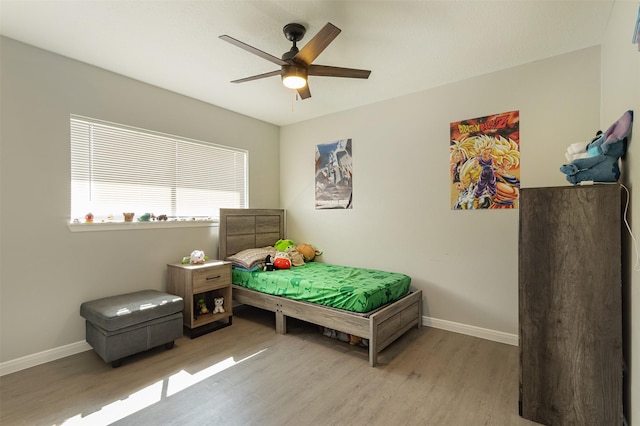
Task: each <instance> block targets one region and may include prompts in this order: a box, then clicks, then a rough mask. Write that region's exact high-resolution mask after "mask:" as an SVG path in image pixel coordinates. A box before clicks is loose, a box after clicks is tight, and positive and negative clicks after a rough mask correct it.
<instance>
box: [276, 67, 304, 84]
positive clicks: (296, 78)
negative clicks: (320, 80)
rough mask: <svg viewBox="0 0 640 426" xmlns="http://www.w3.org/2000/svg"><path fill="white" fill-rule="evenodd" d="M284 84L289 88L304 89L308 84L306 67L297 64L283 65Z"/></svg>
mask: <svg viewBox="0 0 640 426" xmlns="http://www.w3.org/2000/svg"><path fill="white" fill-rule="evenodd" d="M282 84H284V86H285V87H287V88H289V89H302V88H303V87H304V86H306V85H307V70H306V68H303V67H297V66H295V65H283V66H282Z"/></svg>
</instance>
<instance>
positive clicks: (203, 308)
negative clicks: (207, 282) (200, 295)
mask: <svg viewBox="0 0 640 426" xmlns="http://www.w3.org/2000/svg"><path fill="white" fill-rule="evenodd" d="M208 313H209V309H207V304H206V303H204V299H198V315H201V314H208Z"/></svg>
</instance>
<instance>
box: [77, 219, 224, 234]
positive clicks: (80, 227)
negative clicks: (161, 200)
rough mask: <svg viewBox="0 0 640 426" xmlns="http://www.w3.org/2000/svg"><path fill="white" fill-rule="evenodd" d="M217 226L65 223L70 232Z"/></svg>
mask: <svg viewBox="0 0 640 426" xmlns="http://www.w3.org/2000/svg"><path fill="white" fill-rule="evenodd" d="M216 226H218V221H217V220H181V221H179V220H175V221H166V222H165V221H162V222H94V223H67V227H68V228H69V230H70V231H71V232H96V231H131V230H142V229H170V228H210V227H216Z"/></svg>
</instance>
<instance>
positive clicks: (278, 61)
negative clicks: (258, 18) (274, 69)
mask: <svg viewBox="0 0 640 426" xmlns="http://www.w3.org/2000/svg"><path fill="white" fill-rule="evenodd" d="M219 38H220V39H222V40H224V41H227V42H229V43H231V44H233V45H234V46H238V47H239V48H240V49H244V50H246V51H247V52H249V53H253V54H254V55H257V56H260V57H261V58H263V59H266V60H267V61H271V62H273V63H274V64H276V65H288V62H285V61H283V60H282V59H280V58H277V57H275V56H273V55H270V54H268V53H266V52H263V51H262V50H260V49H256V48H255V47H253V46H249V45H248V44H246V43H243V42H241V41H240V40H236V39H235V38H233V37H229V36H228V35H226V34H225V35H221V36H220V37H219Z"/></svg>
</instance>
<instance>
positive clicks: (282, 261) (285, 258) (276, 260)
mask: <svg viewBox="0 0 640 426" xmlns="http://www.w3.org/2000/svg"><path fill="white" fill-rule="evenodd" d="M272 259H273V267H274V269H291V259H289V255H288V254H287V253H285V252H283V251H279V252H276V255H275V256H274V257H273V258H272Z"/></svg>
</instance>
